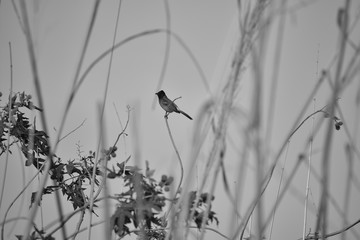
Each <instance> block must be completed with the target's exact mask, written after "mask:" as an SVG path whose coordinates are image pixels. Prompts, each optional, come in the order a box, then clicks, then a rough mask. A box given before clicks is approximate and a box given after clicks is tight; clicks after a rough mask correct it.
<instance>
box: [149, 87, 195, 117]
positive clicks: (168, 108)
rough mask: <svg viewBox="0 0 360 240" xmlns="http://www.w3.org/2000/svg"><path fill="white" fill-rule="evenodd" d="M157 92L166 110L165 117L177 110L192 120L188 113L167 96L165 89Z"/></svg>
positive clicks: (161, 104)
mask: <svg viewBox="0 0 360 240" xmlns="http://www.w3.org/2000/svg"><path fill="white" fill-rule="evenodd" d="M155 94H156V95H157V96H158V97H159V104H160V106H161V107H162V108H163V109H164V110H165V111H166V114H165V117H167V115H168V114H169V113H171V112H176V113H181V114H183V115H185V116H186V117H187V118H189V119H190V120H192V118H191V117H190V116H189V115H188V114H187V113H185V112H183V111H181V110H180V109H179V107H178V106H177V105H176V104H175V103H174V102H173V101H171V100H170V99H169V98H168V97H167V96H166V94H165V92H164V91H163V90H160V91H159V92H157V93H155Z"/></svg>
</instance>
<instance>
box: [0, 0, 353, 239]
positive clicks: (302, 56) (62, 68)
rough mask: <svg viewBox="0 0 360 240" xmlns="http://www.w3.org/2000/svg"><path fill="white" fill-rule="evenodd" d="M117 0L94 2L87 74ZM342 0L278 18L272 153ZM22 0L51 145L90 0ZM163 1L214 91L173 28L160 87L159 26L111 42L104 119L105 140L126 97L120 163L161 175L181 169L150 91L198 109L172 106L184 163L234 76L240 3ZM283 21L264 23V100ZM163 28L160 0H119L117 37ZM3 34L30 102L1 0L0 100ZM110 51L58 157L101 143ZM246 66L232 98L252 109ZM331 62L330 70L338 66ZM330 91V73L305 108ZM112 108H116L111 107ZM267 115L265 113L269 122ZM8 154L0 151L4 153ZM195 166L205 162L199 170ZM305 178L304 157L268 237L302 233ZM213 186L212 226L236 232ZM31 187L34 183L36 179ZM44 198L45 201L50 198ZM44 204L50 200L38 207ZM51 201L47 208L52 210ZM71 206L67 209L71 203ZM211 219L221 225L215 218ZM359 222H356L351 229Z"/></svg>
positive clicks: (295, 150) (310, 84) (104, 43)
mask: <svg viewBox="0 0 360 240" xmlns="http://www.w3.org/2000/svg"><path fill="white" fill-rule="evenodd" d="M118 3H119V2H118V1H102V2H101V4H100V9H99V12H98V15H97V18H96V22H95V26H94V30H93V34H92V36H91V40H90V42H89V46H88V51H87V52H86V55H85V60H84V64H83V68H82V71H81V73H80V74H83V72H84V71H85V69H86V68H87V67H88V66H89V64H91V63H92V61H94V59H96V58H97V57H98V56H99V55H100V54H102V53H103V52H104V51H105V50H107V49H109V48H110V47H111V45H112V41H113V37H114V29H115V24H116V17H117V11H118ZM342 4H343V1H335V0H327V1H325V0H322V1H320V0H319V1H289V3H288V7H289V8H290V9H292V11H288V12H287V15H286V18H285V19H286V23H285V31H284V36H283V44H282V50H281V52H282V55H281V58H280V60H281V61H280V67H279V75H278V89H277V95H276V107H275V110H274V122H273V129H272V139H273V140H272V142H271V146H270V147H271V150H270V152H271V154H274V153H275V152H276V151H277V150H278V148H279V147H280V144H281V143H282V142H283V141H284V137H285V136H286V134H287V133H288V132H289V130H290V128H291V126H292V124H293V122H294V121H295V119H296V117H297V114H298V113H299V112H300V110H301V108H302V106H303V104H304V102H305V100H306V99H307V97H308V96H309V94H310V92H311V90H312V89H313V88H314V86H315V84H316V81H317V79H318V78H319V76H320V73H321V71H322V70H323V69H329V66H330V64H331V62H332V59H333V58H334V56H335V54H336V51H337V49H338V46H339V29H338V27H337V24H336V17H337V12H338V8H339V7H340V6H342ZM27 5H28V12H29V19H30V24H31V30H32V36H33V39H34V44H35V52H36V57H37V62H38V67H39V73H40V82H41V89H42V92H43V98H44V101H45V106H44V109H45V115H46V119H47V123H48V126H49V131H50V132H49V135H50V137H52V139H51V141H52V143H54V141H55V139H54V138H55V137H56V136H57V131H58V129H59V125H60V121H61V119H62V116H63V113H64V110H65V103H66V99H67V98H68V96H69V93H70V89H71V86H72V81H73V78H74V75H75V71H76V68H75V66H77V63H78V61H79V58H80V53H81V49H82V46H83V43H84V39H85V34H86V31H87V28H88V24H89V19H90V15H91V11H92V7H93V1H87V0H86V1H85V0H83V1H40V0H39V1H27ZM294 6H297V7H295V8H292V7H294ZM169 7H170V19H171V20H170V25H171V30H172V31H173V32H174V33H176V35H177V36H179V37H180V38H181V40H182V42H183V43H185V44H186V46H187V47H188V48H189V49H190V50H191V52H192V54H193V55H194V56H195V57H196V59H197V60H198V62H199V63H200V66H201V68H202V70H203V72H204V74H205V77H206V80H207V82H208V84H209V86H210V90H211V94H210V93H209V92H208V91H207V89H206V88H205V86H204V83H203V81H202V78H201V75H200V74H199V72H198V71H197V69H196V67H195V65H194V63H193V62H192V60H191V58H190V57H189V55H188V54H187V52H186V51H185V50H184V48H183V46H182V45H181V44H180V43H179V42H178V41H177V40H176V38H171V45H170V55H169V60H168V64H167V68H166V72H165V76H164V82H163V84H162V86H161V87H160V88H158V82H159V78H160V75H161V71H162V67H163V60H164V54H165V49H166V34H164V33H155V34H150V35H147V36H144V37H141V38H137V39H135V40H132V41H130V42H128V43H126V44H125V45H123V46H121V47H120V48H118V49H117V50H116V51H115V52H114V55H113V59H112V65H111V72H110V82H109V88H108V92H107V99H106V101H107V102H106V109H105V116H104V117H105V121H106V124H105V128H106V137H107V138H106V142H107V143H108V144H109V145H110V144H112V143H113V141H114V140H115V138H116V136H117V134H118V133H119V132H120V131H121V125H120V123H119V121H118V118H117V114H116V110H117V111H118V113H119V116H120V119H121V121H122V124H125V122H126V119H127V105H129V106H130V108H131V121H130V127H129V129H128V131H127V132H128V134H129V136H128V137H127V138H126V142H125V143H124V141H121V142H120V144H119V149H120V150H119V154H118V159H117V161H118V162H120V161H123V160H124V159H126V158H127V156H129V155H133V154H134V153H133V152H134V149H139V150H140V156H139V161H140V163H141V164H144V163H145V160H148V161H149V162H150V167H152V168H155V169H156V172H157V174H158V175H159V176H160V175H161V174H163V173H166V174H173V175H178V173H179V169H178V165H177V164H178V163H177V160H176V155H175V153H174V150H173V148H172V145H171V142H170V140H169V136H168V133H167V129H166V125H165V122H164V119H163V116H164V111H163V110H162V109H161V108H160V107H159V106H158V105H155V108H154V107H153V102H154V100H156V99H155V97H156V95H155V92H157V91H159V90H160V89H163V90H165V92H166V93H167V94H168V96H169V97H170V98H171V99H174V98H176V97H180V96H181V98H180V99H178V100H177V101H176V102H177V104H178V106H179V107H180V108H181V109H182V110H184V111H185V112H187V113H188V114H189V115H190V116H192V117H193V118H194V121H190V120H189V119H187V118H185V117H184V116H182V115H178V114H175V113H173V114H170V116H169V122H170V125H171V127H172V131H173V135H174V138H175V142H176V143H177V146H178V148H179V151H180V153H181V155H182V157H183V159H184V165H185V168H186V167H188V166H190V164H189V162H188V161H187V159H189V156H190V151H191V147H192V137H193V132H194V127H195V123H196V120H197V117H198V114H199V110H200V108H201V106H203V104H204V103H205V102H206V101H207V100H208V99H210V98H211V97H216V96H217V95H218V94H219V92H221V90H222V88H223V87H224V83H225V81H226V80H227V77H228V74H229V72H228V69H229V65H230V64H231V52H232V47H233V46H234V43H235V41H236V40H237V38H236V37H237V25H236V23H237V20H236V17H237V4H236V1H220V0H198V1H189V0H186V1H169ZM356 14H359V2H358V1H353V3H352V7H351V16H350V19H351V23H353V22H354V20H355V19H356ZM278 20H279V16H278V15H277V17H275V18H274V22H273V24H272V25H271V26H269V37H268V41H267V46H266V47H267V51H266V53H267V54H266V56H263V57H264V59H265V70H264V73H265V74H264V82H265V84H264V86H265V89H264V98H263V100H264V102H267V101H268V97H269V91H270V81H271V77H272V71H273V69H274V52H275V46H276V41H275V39H276V37H277V34H278V32H277V26H278ZM165 28H166V13H165V6H164V1H139V0H135V1H122V5H121V10H120V16H119V23H118V28H117V36H116V42H120V41H121V40H123V39H125V38H127V37H129V36H131V35H134V34H137V33H139V32H142V31H148V30H152V29H165ZM358 36H360V31H359V27H358V24H356V27H355V28H354V29H353V32H352V34H351V37H352V40H353V41H354V42H355V43H358V42H359V37H358ZM9 42H11V45H12V54H13V56H12V57H13V81H14V82H13V92H22V91H25V92H28V93H31V94H32V95H34V102H35V104H36V103H37V100H36V99H37V98H36V95H35V89H34V87H33V86H34V84H33V79H32V74H31V69H30V64H29V57H28V52H27V45H26V41H25V37H24V34H23V32H22V30H21V28H20V25H19V20H18V18H17V16H16V14H15V12H14V9H13V6H12V4H11V1H8V0H3V1H1V5H0V86H1V87H0V91H1V92H2V93H3V97H2V101H1V106H3V105H4V103H5V98H6V96H7V95H8V93H9V90H10V63H9ZM347 53H348V54H349V55H350V54H352V53H353V51H351V50H349V51H348V52H347ZM347 59H349V58H347ZM109 60H110V59H109V57H106V58H104V59H103V60H102V61H101V62H100V63H99V64H97V65H96V66H95V67H94V68H93V69H92V70H91V72H90V73H89V74H88V76H87V77H86V78H85V81H84V83H83V84H82V86H81V89H80V91H79V92H78V94H77V96H76V98H75V101H74V103H73V105H72V106H71V109H70V112H69V115H68V118H67V122H66V124H65V128H64V132H63V135H64V134H66V133H67V132H69V131H71V130H73V129H74V128H76V127H77V126H78V125H79V124H80V123H81V122H83V121H84V120H85V119H86V122H85V124H84V126H82V127H81V128H80V129H79V130H77V131H76V132H75V133H73V134H72V135H70V136H69V137H67V138H66V139H65V140H64V141H63V142H62V143H61V144H60V145H59V148H58V150H57V153H56V154H57V155H58V156H61V158H62V159H63V160H64V161H67V160H69V159H74V158H76V156H77V155H76V154H77V147H76V145H77V144H79V145H80V146H81V149H82V150H83V151H84V152H87V151H89V150H96V146H97V144H98V116H99V114H100V113H99V110H98V106H99V104H100V103H101V102H102V100H103V96H104V93H105V83H106V78H107V74H108V69H109ZM250 71H251V61H249V62H248V63H247V66H246V68H245V73H244V74H243V79H242V80H241V86H240V90H239V91H238V93H237V94H238V96H237V99H236V102H235V105H236V106H239V107H240V108H241V109H242V110H244V112H245V113H246V112H249V111H250V109H249V108H250V107H251V104H250V91H251V86H252V81H251V80H252V77H251V74H249V72H250ZM331 71H332V74H333V73H334V68H332V70H331ZM357 79H358V80H359V76H357ZM358 87H359V85H358V83H356V81H355V82H354V83H353V84H352V85H351V86H350V87H349V88H347V89H346V90H345V91H344V92H343V93H342V95H341V96H340V98H341V100H340V101H339V105H340V107H341V108H342V111H343V114H344V116H345V119H342V120H343V121H344V123H346V124H347V125H348V126H349V129H351V130H356V129H358V128H356V125H357V124H358V123H357V122H356V116H357V114H358V108H357V106H356V104H355V96H356V93H357V91H358ZM329 94H330V86H329V84H328V83H324V84H323V86H322V87H321V89H320V90H319V92H318V93H317V94H316V96H315V99H314V101H313V104H312V105H311V106H309V108H308V110H307V114H310V113H311V112H312V111H313V110H314V109H319V108H321V107H322V106H325V105H326V104H327V103H328V102H327V101H328V100H329V96H330V95H329ZM114 106H116V110H115V107H114ZM265 106H266V104H265ZM266 114H267V111H266V109H264V116H266ZM304 117H305V116H304ZM319 118H320V117H319ZM315 121H316V120H315ZM266 124H267V123H266V122H264V126H266ZM311 126H312V124H311V123H310V122H309V123H308V124H306V125H305V126H304V128H303V129H302V130H301V131H300V132H299V134H296V135H295V136H294V137H293V139H292V141H291V143H290V145H289V152H288V159H287V161H288V163H287V164H288V165H287V166H286V168H285V172H287V173H288V171H290V169H291V168H292V166H293V165H294V163H295V161H296V157H297V155H298V154H300V153H301V151H303V150H304V149H303V148H304V144H305V140H306V137H307V136H308V135H309V133H310V131H311ZM134 128H135V129H137V133H138V136H137V138H136V136H135V132H134V131H133V130H132V129H134ZM323 128H324V127H323ZM334 134H335V137H334V143H333V151H332V153H333V155H332V159H331V161H332V162H331V176H332V179H331V191H332V192H331V193H332V194H333V196H335V197H336V200H337V201H338V204H339V206H341V207H342V206H343V200H344V188H345V185H344V184H345V180H346V175H347V164H346V159H345V153H344V145H345V143H346V142H348V140H347V137H346V134H345V131H336V132H335V133H334ZM352 134H353V136H357V135H358V132H352ZM229 136H230V138H233V139H232V141H235V146H236V141H237V136H236V135H234V136H232V135H231V134H229ZM323 136H324V134H323V132H322V134H319V137H318V138H317V139H316V140H315V142H314V160H313V161H314V166H315V169H316V171H317V172H318V173H320V169H319V168H316V167H319V162H320V161H321V150H322V147H323ZM205 152H206V151H205ZM206 156H207V155H206V154H205V153H204V156H202V155H200V157H199V158H200V159H199V164H198V165H197V167H198V168H202V167H203V161H205V159H206ZM238 157H239V154H236V147H231V144H229V153H228V154H227V155H226V159H225V168H226V169H227V171H228V174H229V175H228V176H229V182H230V183H231V184H233V185H234V186H236V182H235V181H236V179H237V174H238V166H239V161H240V160H239V158H238ZM3 159H4V157H3V156H2V157H1V158H0V160H3ZM13 160H14V161H11V162H10V164H9V167H8V173H10V174H8V179H7V182H8V183H12V186H11V187H10V186H8V185H7V186H6V188H5V192H6V197H5V199H4V203H3V206H8V204H9V203H10V202H11V201H12V199H13V198H14V197H15V196H16V195H17V194H18V192H19V191H20V189H21V188H22V187H21V186H22V181H23V180H22V179H21V177H20V175H19V172H20V170H19V167H20V163H19V161H18V160H16V159H13ZM358 160H359V159H357V160H356V161H355V165H354V169H357V171H356V172H358V169H359V167H360V164H359V161H358ZM133 164H134V163H133ZM249 165H250V166H249V169H248V170H247V171H249V172H252V171H253V170H254V168H253V167H254V164H251V163H250V164H249ZM0 166H1V167H0V169H3V166H4V161H1V162H0ZM142 167H144V165H143V166H142ZM279 169H280V166H279ZM25 170H26V176H25V179H30V177H31V176H32V175H33V174H34V173H35V171H34V170H33V169H32V170H30V168H26V169H25ZM198 171H199V172H201V169H200V170H198ZM250 175H251V174H250ZM19 178H20V179H19ZM253 180H254V178H249V179H247V186H248V187H249V188H251V187H253V185H251V184H252V183H251V181H253ZM1 181H2V178H1ZM248 182H249V184H248ZM278 182H279V171H277V172H276V174H275V176H274V181H272V186H271V187H269V189H270V190H269V191H270V192H272V193H271V194H270V193H269V200H268V201H269V202H273V201H274V194H273V193H274V192H275V191H276V189H277V184H278ZM314 182H316V180H314ZM305 183H306V169H305V167H304V165H303V166H302V169H300V170H299V173H298V174H297V176H296V179H295V180H294V186H293V187H292V190H291V191H290V192H289V193H288V194H287V196H286V197H285V199H284V201H283V203H282V204H281V207H280V208H279V212H278V215H277V216H278V218H277V220H276V222H275V225H274V230H273V239H298V238H299V237H301V236H302V221H303V215H302V214H303V193H304V192H305ZM195 185H196V184H195ZM115 187H116V186H114V188H115ZM218 187H219V188H220V190H217V191H216V192H215V196H216V199H215V202H214V206H213V210H214V211H215V212H217V213H218V214H219V216H218V217H219V220H220V225H219V227H218V230H219V231H221V232H222V233H224V234H225V235H228V234H229V233H230V232H231V229H229V220H231V219H229V218H227V216H228V214H230V212H231V211H232V209H231V208H226V206H230V205H229V204H228V201H227V200H226V196H223V194H224V193H223V191H222V190H221V188H222V187H223V186H222V183H221V182H219V183H218ZM33 189H36V186H35V185H34V186H33ZM245 189H247V188H245ZM30 192H31V191H30V190H29V193H30ZM299 192H300V193H301V194H302V195H301V196H297V195H296V193H299ZM247 194H249V195H251V194H253V192H252V191H251V190H249V192H248V193H247V192H244V195H247ZM251 196H252V195H251ZM251 196H249V198H247V197H244V202H243V203H242V206H241V208H242V209H241V210H244V209H245V208H246V200H245V199H247V201H249V199H251ZM319 196H320V191H319V189H318V182H317V183H316V184H314V188H313V191H312V192H311V204H310V205H311V206H310V208H312V209H315V210H317V207H318V203H319V201H318V200H319ZM359 201H360V194H359V189H357V191H355V192H354V194H353V195H351V210H352V211H350V215H349V222H353V221H354V220H356V219H358V218H359V216H360V211H359V208H358V206H356V204H355V203H356V202H359ZM45 206H47V207H50V206H51V203H48V204H47V205H45ZM269 206H271V204H269ZM44 209H46V208H45V207H44ZM50 209H51V208H50ZM50 209H49V210H45V211H50ZM67 210H68V211H71V207H69V208H68V209H67ZM267 210H268V209H267ZM27 211H28V205H27V204H24V207H23V214H22V216H25V215H26V213H27ZM332 212H333V210H332ZM314 213H315V212H311V213H310V216H309V227H308V228H311V229H312V230H313V228H314V227H315V222H314V219H315V218H314ZM3 214H4V209H3V207H2V209H0V217H1V219H2V218H3ZM12 216H16V211H14V212H13V215H12ZM331 216H332V219H331V221H330V222H331V223H330V229H329V230H331V231H335V230H338V229H340V228H341V227H342V220H341V221H337V220H336V218H339V217H338V215H336V214H334V215H331ZM50 219H54V217H53V216H51V217H50V216H49V217H46V221H50ZM339 219H340V218H339ZM214 227H215V228H216V226H214ZM99 228H101V227H99ZM355 229H356V228H355ZM357 229H359V227H357ZM99 232H101V231H99ZM358 232H360V231H359V230H358ZM15 234H20V232H18V231H17V230H15ZM95 236H96V235H94V237H95ZM210 236H211V237H213V238H212V239H219V238H218V236H217V235H215V234H209V238H208V239H210ZM84 237H85V235H84ZM348 237H349V238H348V239H355V237H354V235H351V234H348ZM80 239H82V238H80Z"/></svg>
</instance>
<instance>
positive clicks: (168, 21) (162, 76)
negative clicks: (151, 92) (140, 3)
mask: <svg viewBox="0 0 360 240" xmlns="http://www.w3.org/2000/svg"><path fill="white" fill-rule="evenodd" d="M164 7H165V17H166V20H165V22H166V30H167V32H171V13H170V6H169V1H168V0H164ZM170 46H171V35H170V34H166V44H165V53H164V60H163V65H162V67H161V73H160V77H159V81H158V84H157V86H156V89H160V88H161V85H162V84H163V82H164V79H165V73H166V70H167V65H168V62H169V56H170ZM155 104H156V97H155V96H154V98H153V103H152V108H153V109H154V108H155Z"/></svg>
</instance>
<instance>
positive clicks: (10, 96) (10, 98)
mask: <svg viewBox="0 0 360 240" xmlns="http://www.w3.org/2000/svg"><path fill="white" fill-rule="evenodd" d="M9 55H10V94H9V107H8V125H9V129H8V131H7V143H6V145H7V147H6V157H5V166H4V169H3V170H4V173H3V179H2V185H1V193H0V209H1V205H2V199H3V196H4V191H5V182H6V175H7V167H8V162H9V152H10V149H9V147H10V126H11V119H12V111H11V110H12V90H13V64H12V52H11V42H9Z"/></svg>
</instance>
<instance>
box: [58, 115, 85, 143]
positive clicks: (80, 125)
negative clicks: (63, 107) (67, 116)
mask: <svg viewBox="0 0 360 240" xmlns="http://www.w3.org/2000/svg"><path fill="white" fill-rule="evenodd" d="M85 121H86V119H84V121H82V123H80V124H79V126H77V127H76V128H74V129H73V130H71V131H70V132H68V133H67V134H65V135H64V136H63V137H61V138H60V139H59V140H58V141H59V142H61V141H62V140H64V139H65V138H67V137H68V136H69V135H71V134H72V133H74V132H76V131H77V130H78V129H79V128H81V127H82V126H83V125H84V123H85Z"/></svg>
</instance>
